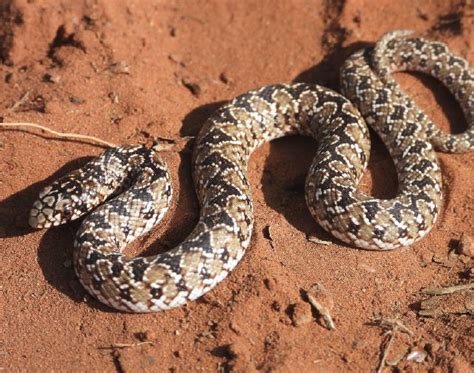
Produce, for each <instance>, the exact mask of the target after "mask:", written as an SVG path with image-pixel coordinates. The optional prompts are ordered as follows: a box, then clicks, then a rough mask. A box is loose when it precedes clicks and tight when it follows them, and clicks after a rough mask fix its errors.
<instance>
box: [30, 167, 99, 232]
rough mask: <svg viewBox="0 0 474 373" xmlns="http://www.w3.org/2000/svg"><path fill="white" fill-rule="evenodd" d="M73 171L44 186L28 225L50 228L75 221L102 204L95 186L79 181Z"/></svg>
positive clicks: (77, 172) (31, 212) (34, 204)
mask: <svg viewBox="0 0 474 373" xmlns="http://www.w3.org/2000/svg"><path fill="white" fill-rule="evenodd" d="M78 174H79V171H78V170H76V171H73V172H71V173H69V174H68V175H66V176H64V177H62V178H60V179H58V180H56V181H55V182H53V183H52V184H51V185H49V186H47V187H45V188H44V189H43V190H42V191H41V192H40V194H39V197H38V199H37V200H36V201H35V202H34V203H33V207H32V208H31V210H30V218H29V224H30V226H31V227H33V228H49V227H51V226H56V225H60V224H64V223H66V222H68V221H71V220H75V219H77V218H79V217H81V216H82V215H84V214H86V213H87V212H88V211H90V210H91V209H92V208H93V207H95V206H97V205H98V204H99V203H100V202H101V201H98V200H99V199H100V200H102V199H101V198H99V196H98V193H97V191H96V190H97V189H96V186H95V183H90V182H89V183H88V182H84V181H82V180H81V181H80V180H79V179H78Z"/></svg>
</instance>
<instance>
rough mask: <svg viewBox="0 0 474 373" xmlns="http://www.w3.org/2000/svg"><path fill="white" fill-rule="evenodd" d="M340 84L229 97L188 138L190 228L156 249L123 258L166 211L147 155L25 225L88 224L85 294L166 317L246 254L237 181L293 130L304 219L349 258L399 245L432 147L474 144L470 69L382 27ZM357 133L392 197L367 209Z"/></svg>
mask: <svg viewBox="0 0 474 373" xmlns="http://www.w3.org/2000/svg"><path fill="white" fill-rule="evenodd" d="M399 70H409V71H421V72H424V73H427V74H430V75H432V76H433V77H435V78H437V79H438V80H440V81H441V82H442V83H443V84H444V85H445V86H446V87H447V88H448V89H449V90H450V91H451V93H452V94H453V95H454V96H455V98H456V99H457V101H458V102H459V103H460V105H461V107H462V109H463V112H464V115H465V117H466V120H467V123H468V129H467V130H466V131H465V132H464V133H462V134H456V135H450V134H446V133H444V132H442V131H440V130H439V129H438V128H437V127H436V126H435V125H434V124H433V123H432V122H431V121H430V120H429V119H428V117H427V116H426V114H425V113H423V111H421V109H419V108H418V107H417V106H416V104H415V103H414V102H413V101H412V99H411V98H410V97H408V96H407V95H406V94H405V93H403V91H402V89H401V88H400V87H399V85H398V84H397V83H396V81H395V80H394V79H393V78H392V77H391V73H392V72H393V71H399ZM340 81H341V84H340V86H341V90H342V94H343V95H344V96H345V97H344V96H342V95H341V94H339V93H336V92H334V91H332V90H330V89H328V88H325V87H321V86H318V85H312V84H304V83H298V84H276V85H270V86H266V87H263V88H260V89H258V90H254V91H250V92H247V93H245V94H242V95H241V96H238V97H237V98H235V99H234V100H232V101H231V102H230V103H229V104H227V105H225V106H223V107H221V108H220V109H219V110H217V111H216V112H215V113H214V114H213V115H212V116H211V117H210V118H209V119H208V120H207V122H206V123H205V124H204V126H203V128H202V129H201V131H200V134H199V136H198V137H197V139H196V142H195V149H194V153H193V177H194V183H195V188H196V193H197V197H198V200H199V202H200V206H201V209H200V217H199V221H198V223H197V225H196V226H195V228H194V230H193V231H192V232H191V234H190V235H189V236H188V237H187V238H186V239H185V240H184V241H183V242H182V243H181V244H179V245H178V246H177V247H175V248H173V249H172V250H170V251H168V252H165V253H161V254H159V255H155V256H150V257H133V258H132V257H127V256H125V255H124V254H122V250H123V249H124V248H125V247H126V246H127V244H128V243H130V242H131V241H133V240H134V239H136V238H137V237H138V236H140V235H143V234H144V233H146V232H148V231H150V229H152V228H153V227H154V226H155V225H156V224H157V223H158V222H159V221H160V219H161V218H162V217H163V215H164V214H165V212H166V210H167V209H168V206H169V204H170V201H171V196H172V186H171V182H170V177H169V175H168V170H167V168H166V165H165V164H164V163H163V162H162V161H161V160H160V158H159V157H158V152H159V146H153V147H151V148H147V147H144V146H121V147H117V148H112V149H109V150H107V151H105V152H104V153H103V154H102V155H100V156H99V157H98V158H96V159H94V160H92V161H91V162H89V163H87V164H86V165H85V166H84V167H82V168H80V169H78V170H76V171H73V172H71V173H70V174H68V175H66V176H64V177H62V178H60V179H59V180H57V181H55V182H53V183H52V185H50V186H47V187H46V188H45V189H44V190H42V191H41V193H40V195H39V199H38V200H37V201H36V202H35V203H34V205H33V208H32V210H31V214H30V221H29V223H30V225H31V226H33V227H36V228H44V227H50V226H53V225H58V224H63V223H65V222H67V221H69V220H72V219H77V218H79V217H81V216H83V215H85V214H88V215H87V216H86V217H85V218H84V220H83V221H82V223H81V225H80V228H79V230H78V232H77V234H76V237H75V242H74V254H73V263H74V268H75V271H76V274H77V276H78V278H79V280H80V281H81V283H82V284H83V286H84V287H85V288H86V289H87V291H88V292H89V293H91V294H92V295H93V296H94V297H96V298H97V299H99V300H100V301H101V302H103V303H105V304H107V305H109V306H111V307H114V308H116V309H119V310H124V311H129V312H154V311H159V310H165V309H170V308H173V307H177V306H180V305H183V304H184V303H186V302H188V301H190V300H194V299H196V298H198V297H200V296H202V295H203V294H204V293H206V292H208V291H209V290H210V289H212V288H213V287H214V286H215V285H216V284H217V283H219V282H220V281H221V280H223V279H224V278H225V277H226V276H227V274H228V273H229V272H230V271H232V270H233V269H234V268H235V266H236V265H237V263H238V262H239V261H240V259H241V258H242V256H243V255H244V253H245V250H246V249H247V247H248V246H249V243H250V239H251V236H252V229H253V225H254V214H253V206H252V197H251V190H250V185H249V181H248V178H247V162H248V160H249V157H250V155H251V153H252V152H253V151H254V150H255V149H256V148H257V147H259V146H260V145H262V144H263V143H265V142H267V141H271V140H273V139H276V138H279V137H282V136H288V135H295V134H299V135H305V136H312V137H314V138H315V139H316V140H317V142H318V147H317V153H316V156H315V157H314V160H313V162H312V165H311V168H310V170H309V173H308V176H307V180H306V191H305V194H306V201H307V205H308V207H309V209H310V211H311V214H312V215H313V217H314V218H315V220H316V221H317V222H318V223H319V224H320V225H321V226H322V227H323V228H324V229H325V230H326V231H328V232H329V233H331V234H332V235H333V236H335V237H337V238H338V239H340V240H342V241H344V242H347V243H349V244H351V245H354V246H357V247H360V248H365V249H375V250H388V249H393V248H396V247H399V246H406V245H410V244H412V243H413V242H415V241H417V240H419V239H420V238H422V237H423V236H425V235H426V234H427V233H428V232H429V231H430V229H431V228H432V227H433V224H434V222H435V220H436V216H437V214H438V211H439V209H440V203H441V199H442V193H441V173H440V167H439V164H438V162H437V159H436V155H435V152H434V149H433V147H434V148H436V149H437V150H440V151H446V152H465V151H468V150H470V149H472V148H474V127H473V118H474V111H473V110H474V105H473V99H474V95H473V87H474V85H473V83H474V75H473V71H472V70H470V69H469V66H468V64H467V62H466V61H465V60H464V59H462V58H460V57H457V56H456V55H454V54H453V53H451V52H450V51H449V50H448V48H447V47H446V46H445V45H444V44H442V43H439V42H433V41H429V40H426V39H423V38H420V37H409V36H408V34H407V33H406V32H404V31H394V32H391V33H388V34H386V35H384V36H383V37H382V38H381V39H380V40H379V41H378V42H377V43H376V44H375V46H373V47H368V48H365V49H362V50H360V51H358V52H356V53H354V54H353V55H351V56H350V57H349V58H348V59H347V60H346V61H345V62H344V64H343V66H342V69H341V72H340ZM346 97H347V98H346ZM366 123H367V124H368V125H370V126H371V127H372V128H373V129H374V130H375V131H376V133H377V134H378V135H379V136H380V137H381V139H382V140H383V142H384V143H385V145H386V147H387V149H388V150H389V152H390V155H391V157H392V158H393V160H394V163H395V167H396V170H397V175H398V182H399V187H398V194H397V196H396V197H395V198H393V199H388V200H380V199H375V198H373V197H371V196H369V195H367V194H364V193H362V192H360V191H358V189H357V186H358V183H359V181H360V178H361V176H362V173H363V171H364V170H365V169H366V166H367V162H368V157H369V152H370V137H369V130H368V127H367V126H366ZM91 210H92V212H91V213H90V211H91Z"/></svg>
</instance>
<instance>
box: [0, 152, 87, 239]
mask: <svg viewBox="0 0 474 373" xmlns="http://www.w3.org/2000/svg"><path fill="white" fill-rule="evenodd" d="M91 159H92V157H81V158H78V159H75V160H72V161H70V162H68V163H66V164H65V165H63V166H62V167H61V168H59V169H58V170H57V171H55V172H54V173H53V174H52V175H51V176H49V177H47V178H46V179H44V180H42V181H39V182H37V183H34V184H32V185H30V186H28V187H26V188H25V189H23V190H21V191H19V192H16V193H14V194H12V195H11V196H9V197H7V198H5V199H4V200H2V201H0V227H2V235H1V236H0V237H1V238H9V237H18V236H24V235H26V234H30V233H32V232H34V231H36V230H35V229H33V228H31V227H30V226H29V225H28V218H29V213H30V209H31V207H32V206H33V202H34V201H35V200H36V199H37V198H38V194H39V192H40V190H41V189H43V188H44V187H45V186H46V185H48V184H51V183H52V182H53V181H54V180H56V179H58V178H59V177H61V176H62V175H65V174H67V173H68V172H70V171H72V170H74V169H76V168H78V167H80V166H81V165H83V164H84V163H86V162H88V161H89V160H91Z"/></svg>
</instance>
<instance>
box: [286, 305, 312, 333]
mask: <svg viewBox="0 0 474 373" xmlns="http://www.w3.org/2000/svg"><path fill="white" fill-rule="evenodd" d="M312 320H313V315H312V314H311V307H310V306H309V305H308V304H306V303H296V304H295V305H293V307H292V309H291V321H292V323H293V325H294V326H296V327H298V326H302V325H305V324H309V323H310V322H311V321H312Z"/></svg>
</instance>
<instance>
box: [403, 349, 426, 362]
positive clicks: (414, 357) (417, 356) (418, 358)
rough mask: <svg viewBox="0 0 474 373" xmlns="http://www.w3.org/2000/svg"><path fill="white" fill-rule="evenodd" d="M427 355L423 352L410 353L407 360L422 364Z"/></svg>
mask: <svg viewBox="0 0 474 373" xmlns="http://www.w3.org/2000/svg"><path fill="white" fill-rule="evenodd" d="M427 355H428V354H427V353H426V352H425V351H412V352H410V353H409V354H408V356H407V360H408V361H415V362H417V363H422V362H423V361H425V359H426V356H427Z"/></svg>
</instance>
